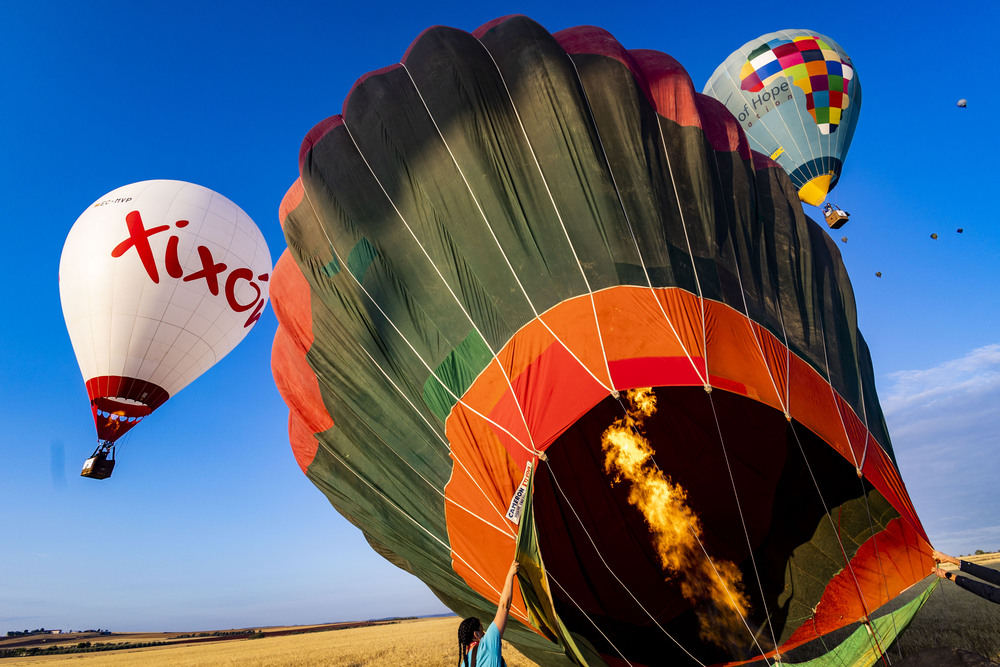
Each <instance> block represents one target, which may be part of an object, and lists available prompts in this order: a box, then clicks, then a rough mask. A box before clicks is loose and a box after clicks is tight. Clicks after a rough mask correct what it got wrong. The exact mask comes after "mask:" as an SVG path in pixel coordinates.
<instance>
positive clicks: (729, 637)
mask: <svg viewBox="0 0 1000 667" xmlns="http://www.w3.org/2000/svg"><path fill="white" fill-rule="evenodd" d="M747 49H749V50H747ZM400 50H401V51H402V50H403V49H402V48H401V49H400ZM737 56H738V57H737ZM820 60H822V63H821V64H816V63H819V61H820ZM793 61H794V62H793ZM775 62H776V63H778V65H780V66H782V67H784V66H785V65H786V64H787V65H788V66H789V67H791V68H792V69H795V68H796V67H797V63H804V64H803V66H802V67H799V68H798V69H795V72H794V73H792V74H789V75H782V74H781V73H780V72H778V70H776V69H774V65H773V63H775ZM748 63H749V65H748ZM769 63H772V64H769ZM820 66H822V67H823V68H824V73H823V74H822V75H821V74H815V73H814V70H817V71H818V68H819V67H820ZM772 70H773V71H772ZM835 70H836V71H837V72H838V73H837V74H834V71H835ZM776 72H777V73H776ZM755 77H756V78H755ZM803 77H805V79H806V80H803ZM821 77H822V78H823V80H822V81H821V80H820V78H821ZM722 79H725V81H726V82H727V85H729V86H730V87H731V88H732V87H734V90H733V91H732V95H730V94H729V93H727V92H724V91H722V89H721V88H720V87H719V86H722ZM741 81H742V82H743V83H741ZM748 82H749V83H748ZM758 83H759V85H758ZM807 84H809V85H811V86H812V88H811V89H810V90H809V91H808V92H806V87H808V86H807ZM823 86H826V87H827V88H828V90H827V89H823ZM775 89H777V90H778V92H777V93H775V92H774V90H775ZM706 90H709V91H710V92H712V95H706V94H700V93H698V92H697V91H696V90H695V88H694V86H693V84H692V82H691V80H690V78H689V76H688V74H687V73H686V72H685V70H684V69H683V67H681V65H680V64H679V63H678V62H677V61H675V60H674V59H672V58H671V57H670V56H668V55H666V54H664V53H661V52H658V51H652V50H627V49H625V48H624V47H623V46H622V45H620V44H619V43H618V42H617V41H615V39H614V38H613V37H612V36H611V35H610V34H608V33H607V32H605V31H603V30H601V29H599V28H593V27H578V28H571V29H568V30H564V31H561V32H557V33H555V34H549V33H548V32H547V31H546V30H545V29H543V28H542V27H541V26H539V25H538V24H536V23H534V22H533V21H531V20H530V19H528V18H525V17H521V16H516V17H507V18H502V19H497V20H496V21H493V22H491V23H488V24H486V25H484V26H482V27H480V28H479V29H477V30H475V31H474V32H473V33H471V34H470V33H468V32H464V31H461V30H457V29H453V28H448V27H440V26H439V27H434V28H430V29H428V30H427V31H425V32H424V33H423V34H421V35H420V36H419V37H418V38H417V39H416V41H414V42H413V43H412V44H411V45H410V46H409V48H408V49H406V51H405V56H404V57H403V59H402V61H401V62H400V63H398V64H395V65H390V66H388V67H385V68H383V69H380V70H377V71H375V72H370V73H368V74H365V75H364V76H362V77H361V78H359V79H358V81H357V83H356V84H355V85H354V87H353V88H352V89H351V91H350V93H349V95H348V97H347V99H346V100H345V102H344V104H343V109H342V113H340V114H338V115H335V116H332V117H330V118H327V119H325V120H323V121H321V122H319V123H318V124H317V125H316V126H315V127H314V128H313V129H312V130H311V131H310V132H309V133H308V134H307V135H306V137H305V139H304V141H303V143H302V146H301V150H300V153H299V166H300V177H299V178H298V179H297V180H296V181H295V182H294V183H293V185H292V186H291V188H290V189H289V190H288V193H287V194H286V196H285V198H284V200H283V201H282V204H281V207H280V218H281V221H282V225H283V229H284V234H285V238H286V240H287V243H288V249H287V250H286V251H285V252H284V253H283V254H282V256H281V258H280V259H279V260H278V262H277V265H276V267H275V272H274V273H275V275H274V280H273V281H272V289H273V303H274V308H275V312H276V314H277V316H278V320H279V327H278V330H277V333H276V335H275V339H274V344H273V349H272V370H273V374H274V378H275V381H276V383H277V386H278V388H279V390H280V392H281V394H282V396H283V398H284V400H285V402H286V403H287V404H288V406H289V439H290V442H291V447H292V451H293V453H294V456H295V458H296V460H297V461H298V463H299V465H300V467H301V468H302V471H303V472H304V473H305V474H306V476H307V477H308V478H309V479H310V480H311V481H312V482H313V483H314V484H315V485H316V486H317V487H318V488H319V489H320V490H321V491H323V493H324V494H325V495H326V496H327V497H328V498H329V500H330V502H331V503H332V504H333V505H334V506H335V507H336V508H337V510H338V511H339V512H341V513H342V514H343V515H344V516H346V517H347V518H348V519H349V520H350V521H351V522H352V523H353V524H354V525H356V526H358V527H359V528H360V529H361V530H362V531H363V533H364V534H365V536H366V538H367V539H368V541H369V542H370V543H371V545H372V547H373V548H374V549H375V550H376V551H377V552H378V553H379V554H381V555H383V556H384V557H385V558H387V559H389V560H390V561H391V562H393V563H395V564H396V565H398V566H399V567H401V568H403V569H405V570H407V571H408V572H411V573H413V574H415V575H416V576H418V577H420V578H421V579H422V580H423V581H424V582H425V583H426V584H427V585H428V586H429V587H430V588H431V590H433V591H434V593H435V594H436V595H437V596H438V597H439V598H440V599H441V600H442V601H443V602H444V603H445V604H446V605H447V606H448V607H450V608H451V609H452V610H454V611H455V612H456V613H458V614H460V615H462V616H471V615H476V616H479V617H480V618H491V617H492V615H493V613H494V612H495V610H496V603H497V600H498V597H499V592H500V590H501V588H502V587H503V582H504V576H505V573H506V572H507V568H508V565H509V564H510V561H511V559H512V558H513V557H516V558H517V559H518V560H519V562H520V563H521V568H520V570H519V573H518V585H517V587H516V591H515V595H514V605H513V608H512V612H511V614H512V618H513V619H516V620H514V621H511V622H510V623H509V624H508V629H507V632H506V633H505V636H504V638H505V639H509V640H510V641H511V642H513V643H514V644H515V645H517V646H518V648H519V649H520V650H521V651H523V652H524V653H525V654H526V655H528V656H529V657H530V658H532V659H533V660H536V661H537V662H539V663H540V664H544V665H549V664H551V665H560V664H586V665H625V664H631V665H661V664H702V665H708V664H712V665H714V664H731V663H737V662H738V663H741V664H743V663H744V662H746V661H749V662H748V663H747V664H760V665H763V664H776V663H777V662H778V661H782V662H787V661H788V657H787V656H789V655H792V656H794V649H795V648H796V647H799V646H802V645H805V644H808V643H810V642H814V641H824V638H825V637H826V636H827V635H829V634H830V633H831V632H834V631H836V630H839V629H841V628H844V627H845V626H848V625H850V624H852V623H855V622H859V621H860V622H861V623H862V626H861V627H859V629H858V631H857V632H856V633H855V634H853V635H851V636H850V637H849V638H848V639H847V640H845V641H844V642H842V643H841V644H840V645H838V646H834V645H833V644H831V645H830V646H829V647H828V649H827V650H828V651H829V652H828V653H827V654H826V658H825V659H826V660H829V661H831V664H845V663H850V664H854V663H853V662H852V661H853V660H855V659H860V656H862V655H871V656H879V655H882V653H884V651H885V649H886V648H887V647H888V646H889V645H890V644H891V643H892V642H893V641H894V639H895V637H896V636H898V633H899V632H902V630H903V629H904V628H905V627H906V625H907V623H908V622H909V619H910V618H911V617H912V615H913V614H914V613H915V612H916V608H917V607H919V604H911V605H909V606H907V607H904V608H902V609H900V610H897V611H896V612H894V613H893V614H892V615H888V616H882V617H881V618H879V617H877V614H876V613H875V612H876V610H877V609H879V608H880V607H882V606H883V605H884V604H885V603H886V602H888V601H889V600H891V599H893V598H894V597H896V596H897V595H898V594H899V593H900V592H901V591H903V590H904V589H906V588H908V587H909V586H911V585H913V584H914V583H916V582H918V581H920V580H922V579H923V578H924V576H925V574H926V573H927V571H928V569H929V568H930V566H931V563H932V561H931V557H930V551H931V549H930V546H929V544H928V538H927V535H926V533H925V531H924V529H923V527H922V525H921V523H920V520H919V518H918V517H917V515H916V512H915V511H914V508H913V505H912V503H911V502H910V499H909V497H908V495H907V492H906V488H905V486H904V484H903V481H902V479H901V478H900V474H899V470H898V468H897V466H896V462H895V458H894V455H893V451H892V446H891V443H890V439H889V434H888V433H887V431H886V426H885V421H884V418H883V415H882V410H881V407H880V406H879V402H878V398H877V395H876V392H875V382H874V374H873V370H872V364H871V359H870V357H869V352H868V346H867V345H866V343H865V340H864V338H863V337H862V335H861V333H860V332H859V331H858V329H857V326H856V310H855V303H854V294H853V291H852V288H851V284H850V281H849V279H848V276H847V272H846V270H845V267H844V264H843V262H842V260H841V257H840V253H839V250H838V249H837V246H836V243H835V242H834V240H833V239H831V238H830V236H829V235H828V234H827V233H826V231H825V230H824V227H823V226H821V225H818V224H817V223H816V222H814V221H813V220H811V219H809V218H808V217H807V216H806V215H805V214H804V213H803V209H802V206H801V203H800V198H801V199H803V200H808V201H817V203H819V201H821V199H822V198H821V197H820V198H819V199H818V200H817V197H818V196H819V195H816V196H813V195H814V194H815V193H817V192H820V191H822V193H823V195H824V196H825V193H826V191H827V190H829V188H832V187H833V186H834V185H835V184H836V181H837V178H838V177H839V173H840V169H841V160H842V158H843V153H844V152H845V151H846V149H847V146H848V145H849V143H850V137H851V135H852V133H853V130H854V124H855V123H856V113H857V109H858V108H859V107H860V86H859V84H858V78H857V74H856V72H855V71H854V66H853V64H852V63H851V62H850V59H849V58H847V56H846V55H845V54H844V53H843V51H842V50H841V49H840V47H839V46H837V45H836V44H835V43H834V42H832V40H829V39H828V38H825V37H822V36H820V35H817V34H816V33H806V32H805V31H786V32H783V33H775V34H773V35H767V36H765V37H763V38H761V39H760V40H757V41H755V42H753V43H751V46H749V47H744V50H743V51H740V52H738V53H737V54H734V55H733V56H732V57H731V58H730V59H729V60H727V63H726V64H724V66H723V68H720V72H717V75H716V77H713V81H712V82H710V84H709V86H708V87H707V89H706ZM834 93H837V94H836V95H835V94H834ZM765 94H769V95H770V97H769V98H768V99H764V96H765ZM736 95H744V97H743V98H742V99H743V100H746V99H748V98H747V97H745V96H746V95H749V96H757V97H760V98H761V102H760V104H765V103H767V102H770V101H773V102H774V104H773V105H772V107H771V108H770V110H767V111H763V112H762V113H760V116H761V118H760V122H757V119H756V117H755V118H754V123H753V127H752V128H751V127H749V126H748V122H747V119H741V118H740V112H742V111H743V107H744V105H747V108H756V109H760V108H762V107H754V105H753V102H752V101H750V102H747V101H741V102H738V105H737V106H738V107H739V109H736V107H735V106H733V105H734V104H737V103H735V102H732V101H731V100H735V99H736ZM807 95H808V96H809V101H810V104H811V105H812V106H811V108H810V109H809V110H801V111H798V112H797V114H798V120H797V121H796V122H797V123H798V129H797V130H796V129H795V128H794V127H791V124H790V123H789V121H788V120H787V119H785V120H783V121H781V122H784V123H786V124H788V125H789V127H787V128H785V129H784V130H779V129H774V126H772V125H771V122H772V121H776V122H777V121H779V119H781V118H782V117H783V116H784V115H785V110H786V109H788V110H791V109H793V108H794V106H795V103H796V101H797V100H798V99H799V98H800V97H801V98H803V100H804V99H805V98H806V96H807ZM713 96H714V97H713ZM716 97H718V99H716ZM727 100H730V101H727ZM779 101H780V102H781V104H780V106H779V105H778V102H779ZM727 107H728V108H727ZM810 124H811V125H812V126H813V127H814V128H816V130H815V134H816V135H819V138H817V137H814V136H810V137H809V138H808V141H806V140H805V139H804V138H803V135H802V134H801V133H802V131H803V125H806V126H808V125H810ZM759 127H764V128H768V132H770V133H772V134H774V135H775V137H777V139H778V144H779V146H775V147H774V148H772V147H770V146H766V147H764V148H763V149H762V148H761V147H760V146H759V144H758V143H755V141H754V140H753V139H752V138H751V136H750V131H751V130H755V129H758V128H759ZM797 133H798V134H797ZM814 139H816V141H817V144H816V146H817V147H816V148H813V140H814ZM796 147H797V150H796ZM778 148H781V149H782V150H780V151H778V150H777V149H778ZM797 151H798V152H797ZM808 151H813V152H808ZM769 156H771V157H769ZM634 401H639V402H640V403H642V404H643V405H646V406H647V407H646V408H642V409H641V410H640V407H639V405H638V404H634ZM654 404H655V410H652V409H650V408H649V406H650V405H654ZM637 411H639V412H637ZM616 429H618V430H624V431H626V432H627V433H628V434H629V437H631V438H634V440H633V441H632V442H630V443H626V444H625V445H623V446H622V447H611V446H604V445H602V441H603V440H604V437H603V436H604V435H605V434H606V433H608V432H609V430H610V432H614V431H615V430H616ZM643 443H645V444H643ZM632 464H635V465H632ZM626 471H628V472H627V473H626ZM616 480H617V481H616ZM668 508H669V511H667V510H668ZM824 664H825V663H824ZM858 664H860V663H858Z"/></svg>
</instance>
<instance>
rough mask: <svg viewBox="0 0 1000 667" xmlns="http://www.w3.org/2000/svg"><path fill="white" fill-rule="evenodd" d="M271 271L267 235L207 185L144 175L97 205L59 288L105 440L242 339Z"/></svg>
mask: <svg viewBox="0 0 1000 667" xmlns="http://www.w3.org/2000/svg"><path fill="white" fill-rule="evenodd" d="M270 273H271V255H270V252H268V249H267V243H266V242H265V241H264V237H263V235H261V233H260V230H259V229H257V226H256V225H255V224H254V223H253V221H252V220H251V219H250V217H249V216H248V215H247V214H246V213H244V212H243V210H242V209H241V208H240V207H239V206H237V205H236V204H234V203H233V202H231V201H229V200H228V199H226V198H225V197H223V196H222V195H220V194H218V193H217V192H213V191H211V190H209V189H208V188H204V187H202V186H200V185H194V184H192V183H185V182H182V181H168V180H157V181H142V182H140V183H133V184H131V185H126V186H123V187H120V188H118V189H117V190H113V191H112V192H109V193H108V194H106V195H104V196H103V197H101V198H100V199H98V200H97V201H96V202H94V203H93V204H92V205H91V206H90V207H89V208H88V209H87V210H86V211H85V212H84V213H83V215H81V216H80V217H79V218H78V219H77V221H76V223H74V225H73V227H72V229H70V232H69V236H68V237H67V238H66V243H65V245H64V246H63V252H62V259H61V260H60V263H59V294H60V297H61V299H62V307H63V315H64V316H65V318H66V326H67V328H68V329H69V335H70V339H71V340H72V342H73V350H74V352H76V358H77V361H78V362H79V364H80V370H81V371H82V372H83V378H84V380H85V381H86V384H87V393H88V395H89V396H90V404H91V410H92V412H93V414H94V423H95V425H96V427H97V437H98V439H99V440H101V441H102V442H103V443H106V444H111V443H114V442H115V441H116V440H118V438H120V437H121V436H122V435H124V434H125V433H126V432H127V431H129V430H130V429H131V428H132V427H133V426H135V425H136V424H138V423H139V422H140V421H141V420H142V419H143V418H144V417H146V416H147V415H148V414H150V413H151V412H152V411H153V410H155V409H156V408H158V407H159V406H161V405H163V403H164V402H165V401H166V400H167V399H168V398H170V397H171V396H173V395H174V394H176V393H177V392H179V391H180V390H181V389H183V388H184V387H186V386H187V385H188V384H189V383H191V382H192V381H193V380H194V379H195V378H197V377H198V376H199V375H201V374H202V373H204V372H205V371H206V370H208V369H209V368H210V367H211V366H212V365H213V364H215V363H216V362H217V361H219V360H220V359H222V357H224V356H225V355H226V354H228V353H229V351H230V350H232V349H233V348H234V347H235V346H236V345H237V344H238V343H239V342H240V341H241V340H243V337H244V336H245V335H246V334H247V332H249V331H250V328H251V327H252V326H253V325H254V324H255V323H256V322H257V320H258V318H259V317H260V314H261V312H262V311H263V309H264V306H265V305H266V303H267V297H268V284H269V281H270Z"/></svg>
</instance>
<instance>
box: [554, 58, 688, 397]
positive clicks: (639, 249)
mask: <svg viewBox="0 0 1000 667" xmlns="http://www.w3.org/2000/svg"><path fill="white" fill-rule="evenodd" d="M570 62H571V63H572V65H573V70H574V71H575V72H576V75H577V80H578V81H580V82H581V86H580V88H581V90H582V91H583V99H584V101H585V102H586V103H587V111H588V112H589V113H590V116H591V118H594V109H593V106H592V105H591V104H590V97H589V96H588V95H587V90H586V87H584V86H583V85H582V78H581V77H580V71H579V68H577V66H576V61H575V60H573V59H572V58H570ZM657 118H659V115H658V114H657ZM593 126H594V127H593V129H594V133H595V134H596V135H597V142H598V144H600V147H601V155H602V156H603V157H604V164H605V166H606V167H607V170H608V176H609V177H610V178H611V183H612V185H614V186H615V194H617V195H618V205H619V206H620V207H621V211H622V217H623V218H624V219H625V224H626V226H627V227H628V231H629V235H630V236H631V238H632V243H633V245H634V246H635V251H636V255H637V256H638V258H639V265H640V266H641V267H642V273H643V276H645V278H646V286H647V287H648V288H649V294H650V296H652V297H653V301H654V302H655V303H656V307H657V308H658V309H659V310H660V314H661V315H663V319H664V320H665V321H666V323H667V326H668V327H670V332H671V333H673V335H674V338H675V339H676V340H677V343H678V345H680V348H681V349H682V350H683V351H684V356H685V357H687V360H688V362H689V363H690V364H691V368H692V369H694V372H695V374H696V375H697V376H698V379H700V380H701V382H702V384H707V383H708V379H707V375H702V372H701V370H702V369H700V368H698V365H697V364H696V363H695V362H694V359H692V358H691V353H690V352H689V351H688V349H687V346H686V345H685V344H684V341H683V340H682V339H681V336H680V334H678V333H677V328H676V327H675V326H674V323H673V321H672V320H671V319H670V316H669V315H668V314H667V311H666V309H665V308H664V307H663V303H661V302H660V300H659V299H658V298H657V296H656V290H655V288H654V287H653V280H652V278H650V276H649V269H648V267H647V266H646V259H645V257H643V255H642V247H641V246H640V244H639V240H638V239H637V238H636V235H635V229H634V228H633V227H632V220H631V219H630V218H629V215H628V209H626V207H625V202H624V201H623V199H622V194H621V188H619V187H618V179H616V178H615V172H614V170H613V169H612V168H611V160H610V159H609V158H608V151H607V148H606V147H605V146H604V139H603V138H602V137H601V128H600V126H599V125H598V123H597V122H596V120H595V122H594V123H593ZM657 132H658V133H659V135H660V144H661V145H662V146H663V152H664V155H665V156H666V153H667V148H666V142H665V140H664V138H663V132H662V128H660V126H659V123H657ZM667 168H668V170H669V168H670V160H669V157H667ZM671 182H673V177H672V176H671ZM674 196H675V197H677V196H678V195H677V187H676V185H675V186H674ZM677 201H678V210H679V209H680V200H679V199H678V200H677ZM681 220H682V223H683V212H682V213H681ZM686 234H687V232H686V231H685V238H686ZM688 250H689V252H690V244H689V245H688ZM612 259H613V258H612ZM693 266H694V263H693V261H692V267H693ZM695 279H696V280H697V275H696V276H695ZM595 318H596V309H595ZM706 367H707V364H706Z"/></svg>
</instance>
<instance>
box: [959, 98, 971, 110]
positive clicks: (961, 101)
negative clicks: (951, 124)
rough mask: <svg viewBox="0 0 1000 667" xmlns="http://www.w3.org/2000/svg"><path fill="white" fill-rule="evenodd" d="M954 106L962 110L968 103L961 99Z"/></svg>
mask: <svg viewBox="0 0 1000 667" xmlns="http://www.w3.org/2000/svg"><path fill="white" fill-rule="evenodd" d="M956 104H957V105H958V106H960V107H961V108H963V109H964V108H965V107H966V106H968V104H969V103H968V102H967V101H966V100H965V98H962V99H960V100H959V101H958V102H957V103H956Z"/></svg>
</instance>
